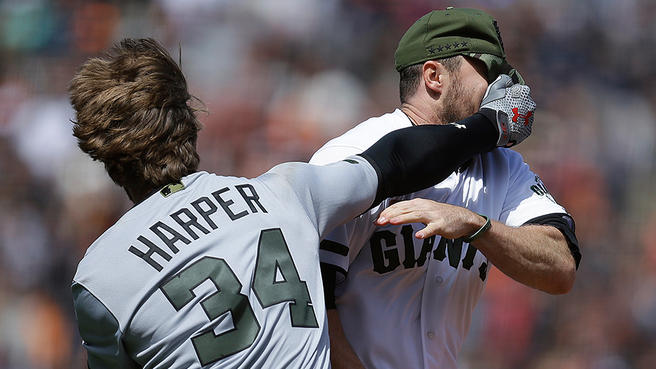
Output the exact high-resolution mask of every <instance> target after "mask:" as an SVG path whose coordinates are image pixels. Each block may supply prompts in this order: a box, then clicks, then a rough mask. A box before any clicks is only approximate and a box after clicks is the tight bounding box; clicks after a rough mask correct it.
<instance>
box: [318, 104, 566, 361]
mask: <svg viewBox="0 0 656 369" xmlns="http://www.w3.org/2000/svg"><path fill="white" fill-rule="evenodd" d="M411 124H412V123H411V121H410V120H409V119H408V117H407V116H406V115H405V114H404V113H403V112H402V111H400V110H396V111H394V112H393V113H389V114H385V115H383V116H381V117H377V118H371V119H369V120H367V121H365V122H363V123H361V124H359V125H358V126H356V127H355V128H353V129H351V130H350V131H348V132H347V133H345V134H344V135H342V136H340V137H338V138H335V139H333V140H331V141H330V142H328V143H327V144H326V145H325V146H323V147H322V148H321V149H320V150H319V151H318V152H317V153H316V154H315V155H314V156H313V158H312V160H311V163H314V164H326V163H331V162H334V161H336V160H341V159H342V158H343V157H346V156H348V155H351V154H353V153H357V152H361V151H363V150H365V149H367V148H368V147H369V146H370V145H372V144H373V143H374V142H376V140H378V139H379V138H380V137H382V136H383V135H385V134H386V133H389V132H391V131H393V130H396V129H399V128H404V127H409V126H411ZM435 160H439V158H435ZM416 197H418V198H427V199H432V200H435V201H439V202H443V203H448V204H453V205H457V206H462V207H466V208H467V209H469V210H472V211H474V212H477V213H480V214H484V215H487V216H489V217H490V218H492V219H495V220H498V221H500V222H502V223H505V224H507V225H509V226H520V225H522V224H524V223H525V222H527V221H529V220H531V219H533V218H536V217H539V216H542V215H546V214H552V213H566V212H565V209H563V207H561V206H560V205H558V204H557V203H556V202H555V201H554V199H553V198H552V197H551V195H549V193H548V192H547V191H546V189H545V187H544V185H543V184H542V182H541V181H540V179H539V178H538V177H537V176H536V175H535V174H534V173H533V172H531V170H530V169H529V167H528V165H527V164H525V163H524V162H523V159H522V157H521V155H520V154H518V153H517V152H515V151H512V150H509V149H504V148H497V149H494V150H492V151H490V152H488V153H486V154H482V155H479V156H476V157H474V158H473V159H472V160H471V162H469V163H468V164H467V165H466V166H464V167H463V168H462V169H461V170H459V171H457V172H455V173H452V174H451V176H449V177H448V178H447V179H446V180H444V181H443V182H441V183H439V184H437V185H435V186H433V187H430V188H427V189H425V190H422V191H419V192H416V193H414V194H411V195H406V196H403V197H398V198H394V199H387V200H385V201H384V202H383V203H382V204H380V206H378V207H374V208H373V209H372V210H370V211H369V212H367V213H364V214H363V215H361V216H360V217H358V218H356V219H355V220H353V221H352V222H350V223H348V224H346V225H344V226H341V227H338V228H337V229H335V230H334V231H333V232H331V233H330V235H329V236H328V237H327V238H326V240H325V241H323V242H322V245H321V250H320V258H321V262H323V263H327V264H331V265H333V266H335V267H337V268H338V270H340V269H341V270H342V271H343V273H344V274H345V275H346V277H345V280H343V281H340V280H339V275H338V281H337V285H336V288H335V298H336V300H335V301H336V305H337V310H338V313H339V316H340V319H341V321H342V325H343V328H344V332H345V334H346V337H347V338H348V340H349V342H350V343H351V345H352V346H353V348H354V350H355V352H356V353H357V355H358V356H359V358H360V359H361V360H362V362H363V363H364V364H365V366H366V367H367V368H370V369H373V368H376V369H398V368H413V369H422V368H424V369H428V368H431V369H452V368H456V367H457V365H456V363H457V361H456V360H457V359H456V358H457V355H458V351H459V350H460V347H461V346H462V343H463V341H464V339H465V336H466V334H467V331H468V329H469V324H470V321H471V315H472V312H473V310H474V307H475V306H476V303H477V301H478V299H479V297H480V296H481V292H482V291H483V287H484V286H485V281H486V277H487V273H488V271H489V270H490V263H489V261H488V260H487V259H486V258H485V256H483V255H482V254H481V253H480V252H478V251H477V250H476V248H474V247H473V246H472V245H469V244H467V243H464V242H462V240H449V239H445V238H440V237H431V238H428V239H425V240H419V239H416V238H415V237H414V234H415V232H417V231H418V230H419V229H421V228H423V227H424V226H423V225H422V224H407V225H387V226H384V227H379V226H376V225H375V224H374V220H375V219H376V218H377V215H378V214H379V213H380V211H381V210H382V209H384V208H385V207H386V206H388V205H390V204H392V203H394V202H397V201H400V200H407V199H411V198H416Z"/></svg>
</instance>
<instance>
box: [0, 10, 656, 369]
mask: <svg viewBox="0 0 656 369" xmlns="http://www.w3.org/2000/svg"><path fill="white" fill-rule="evenodd" d="M449 5H455V6H459V7H476V8H481V9H484V10H487V11H489V12H490V13H491V14H493V15H494V16H495V17H496V18H497V19H498V20H499V24H500V27H501V31H502V34H503V37H504V43H505V46H506V51H507V53H508V55H509V60H510V62H511V63H512V64H513V65H515V66H516V67H517V68H518V69H519V70H520V71H521V72H522V74H523V75H524V77H525V78H526V79H527V81H529V83H530V85H531V87H532V90H533V95H534V98H535V100H536V101H537V102H538V108H539V111H538V115H537V119H536V125H535V127H534V134H533V136H532V137H530V138H529V139H527V140H526V141H525V142H524V143H523V144H522V145H521V146H519V147H518V148H517V150H518V151H520V152H521V153H522V154H524V156H525V158H526V159H527V160H528V162H529V163H531V165H532V167H533V169H534V170H536V171H537V173H539V174H540V175H541V177H542V179H543V180H544V182H545V183H546V185H547V187H548V188H549V189H550V190H551V192H552V193H553V194H554V195H555V196H556V197H557V198H558V199H559V201H560V202H561V203H562V204H564V205H565V206H566V207H567V208H568V210H569V211H570V212H571V213H572V214H573V215H574V218H575V219H576V221H577V231H578V232H577V233H578V237H579V240H580V242H581V246H582V251H583V261H582V264H581V266H580V269H579V271H578V276H577V281H576V284H575V287H574V289H573V290H572V291H571V292H570V293H569V294H567V295H565V296H549V295H546V294H543V293H539V292H536V291H533V290H530V289H528V288H525V287H523V286H521V285H519V284H517V283H515V282H513V281H511V280H509V279H508V278H506V277H505V276H503V275H502V274H501V273H499V272H498V271H497V270H495V271H494V272H493V273H491V275H490V277H489V280H488V286H487V288H486V291H485V294H484V298H483V299H482V301H481V302H480V304H479V306H478V308H477V313H476V316H475V319H474V321H473V323H472V327H471V331H470V334H469V336H468V339H467V342H466V345H465V348H464V351H463V353H462V355H461V360H460V361H461V363H462V364H461V368H463V369H519V368H522V369H524V368H529V369H531V368H535V369H556V368H558V369H583V368H590V369H625V368H637V369H648V368H654V367H656V364H654V363H656V318H655V317H656V197H655V196H654V195H653V190H654V184H655V181H654V179H655V178H654V177H655V176H654V157H655V156H654V154H655V152H654V149H655V148H654V140H655V138H656V134H655V132H654V131H655V130H656V124H655V123H656V118H655V111H654V107H655V106H656V87H655V86H654V82H655V81H656V67H655V66H656V51H654V46H655V45H656V22H654V20H655V19H656V2H654V1H651V0H622V1H615V0H576V1H574V0H570V1H566V0H551V1H539V0H489V1H465V0H463V1H448V2H447V1H430V0H396V1H395V0H153V1H127V0H126V1H76V0H59V1H56V0H53V1H45V0H0V368H8V369H61V368H83V367H85V365H84V352H83V351H82V350H81V347H80V344H79V341H80V339H79V336H78V334H77V332H76V328H75V324H74V315H73V313H72V307H71V298H70V289H69V286H70V280H71V277H72V275H73V272H74V270H75V267H76V264H77V262H78V260H79V259H80V258H81V257H82V255H83V253H84V251H85V248H86V247H87V246H88V245H89V244H90V243H91V242H92V241H93V240H94V239H95V238H96V237H97V236H98V235H100V234H101V233H102V232H103V231H104V230H105V229H106V228H107V227H108V226H109V225H111V224H112V223H113V222H114V221H115V220H116V219H117V218H118V217H119V216H120V215H121V214H122V213H123V212H124V211H125V210H126V209H127V208H129V206H130V204H129V203H128V201H127V198H126V196H125V195H124V194H123V193H122V192H121V191H120V190H119V189H118V188H117V187H116V186H114V185H113V184H112V183H110V182H109V179H108V178H107V177H106V175H105V174H104V172H103V169H102V167H100V166H99V165H97V164H96V163H93V162H91V161H90V160H89V159H87V158H86V157H84V156H83V155H82V154H81V153H80V152H79V150H78V149H77V147H76V144H75V141H74V139H73V137H72V136H71V132H70V130H71V124H70V122H69V120H70V119H72V118H73V113H72V110H71V108H70V106H69V103H68V100H67V94H66V88H67V83H68V81H69V79H70V78H71V76H72V74H73V73H74V71H75V70H76V68H77V66H78V65H79V64H80V63H81V62H82V61H83V60H85V59H86V58H88V57H89V56H93V55H97V54H98V53H99V52H100V51H101V50H103V49H105V48H106V47H108V46H109V45H111V44H112V43H113V42H115V41H117V40H118V39H120V38H122V37H128V36H129V37H145V36H149V37H154V38H156V39H158V40H160V41H162V42H163V43H164V44H165V45H167V47H168V48H169V50H171V52H172V54H173V55H176V56H177V55H178V49H179V48H180V47H181V50H182V55H181V60H182V66H183V70H184V72H185V73H186V75H187V77H188V82H189V84H190V89H191V91H192V93H194V94H195V95H196V96H197V97H198V98H199V99H201V100H202V101H203V102H204V104H205V107H206V110H207V111H208V113H203V114H201V120H202V122H203V124H204V129H203V131H202V133H201V136H200V140H199V150H200V152H201V158H202V160H201V168H202V169H204V170H209V171H218V172H219V173H225V174H232V175H243V176H253V175H257V174H259V173H260V172H262V171H264V170H267V169H268V168H269V167H271V166H272V165H273V164H276V163H278V162H281V161H289V160H300V161H306V160H308V159H309V157H310V155H311V153H312V152H313V151H314V150H316V149H317V148H318V147H319V146H320V145H322V144H323V143H324V142H325V141H326V140H328V139H329V138H331V137H333V136H336V135H338V134H340V133H341V132H343V131H345V130H346V129H348V128H349V127H351V126H353V125H354V124H356V123H358V122H360V121H361V120H362V119H364V118H367V117H369V116H375V115H380V114H382V113H384V112H387V111H391V110H392V109H393V108H394V107H395V106H396V105H397V104H398V97H397V90H398V87H397V83H398V76H397V73H396V72H395V71H394V68H393V61H392V56H393V52H394V49H395V47H396V43H397V41H398V39H399V38H400V36H401V34H402V33H403V31H404V30H405V29H406V28H407V27H408V26H409V25H410V24H411V23H412V22H413V21H414V20H415V19H416V18H418V17H419V16H421V15H423V14H424V13H426V12H427V11H429V10H431V9H434V8H445V7H446V6H449Z"/></svg>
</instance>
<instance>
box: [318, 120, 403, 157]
mask: <svg viewBox="0 0 656 369" xmlns="http://www.w3.org/2000/svg"><path fill="white" fill-rule="evenodd" d="M410 125H411V123H410V120H409V119H408V117H407V116H406V115H405V114H404V113H403V112H402V111H401V110H399V109H396V110H394V111H393V112H391V113H386V114H383V115H381V116H379V117H373V118H369V119H367V120H365V121H364V122H362V123H360V124H358V125H357V126H355V127H353V128H351V129H350V130H349V131H347V132H346V133H344V134H342V135H341V136H338V137H336V138H333V139H332V140H330V141H328V142H327V143H326V144H325V145H323V146H322V147H321V148H320V149H319V150H317V152H316V153H315V154H314V155H313V156H312V158H311V159H310V163H312V164H319V165H323V164H327V163H331V162H334V161H337V160H341V159H343V158H345V157H347V156H350V155H355V154H359V153H361V152H362V151H364V150H366V149H368V148H369V146H371V145H373V144H374V143H375V142H376V141H378V140H379V139H380V138H381V137H383V136H385V135H386V134H388V133H390V132H392V131H395V130H397V129H400V128H405V127H409V126H410Z"/></svg>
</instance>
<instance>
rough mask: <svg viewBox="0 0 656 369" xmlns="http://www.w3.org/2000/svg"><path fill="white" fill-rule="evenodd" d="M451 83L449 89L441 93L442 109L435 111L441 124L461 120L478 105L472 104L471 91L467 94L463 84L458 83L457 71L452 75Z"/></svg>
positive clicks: (473, 111) (475, 110)
mask: <svg viewBox="0 0 656 369" xmlns="http://www.w3.org/2000/svg"><path fill="white" fill-rule="evenodd" d="M453 77H454V78H453V83H452V84H451V87H450V89H449V90H448V91H447V92H446V93H445V94H444V95H443V98H444V103H443V104H442V110H441V111H440V112H437V116H438V118H439V119H440V121H441V124H448V123H453V122H457V121H460V120H463V119H465V118H467V117H469V116H470V115H473V114H474V113H476V112H477V111H478V108H479V107H478V106H474V102H473V101H472V99H471V96H469V95H471V93H470V94H469V95H468V94H467V92H466V91H465V88H464V86H463V85H462V83H460V78H459V76H458V74H457V73H454V75H453Z"/></svg>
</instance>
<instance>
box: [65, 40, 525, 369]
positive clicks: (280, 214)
mask: <svg viewBox="0 0 656 369" xmlns="http://www.w3.org/2000/svg"><path fill="white" fill-rule="evenodd" d="M528 91H529V90H528V87H526V86H519V85H512V82H511V81H510V77H507V76H505V77H501V78H499V79H497V81H496V82H495V83H493V84H492V85H490V87H489V90H488V94H487V97H486V99H485V100H484V101H483V103H482V104H481V109H480V111H479V112H477V113H475V114H473V115H472V116H471V117H468V118H466V119H463V120H460V121H459V122H457V125H456V124H453V125H444V126H439V127H438V126H433V127H417V128H409V129H406V130H401V131H397V132H394V133H393V134H390V135H387V136H385V137H384V138H382V139H381V141H380V142H378V143H376V144H374V145H373V146H371V147H370V148H369V149H368V150H366V151H365V152H362V153H360V154H359V155H357V156H350V157H349V158H347V159H346V160H343V161H339V162H337V163H334V164H331V165H328V166H325V167H322V166H315V165H310V164H305V163H286V164H281V165H278V166H276V167H274V168H273V169H271V170H270V171H268V172H267V173H265V174H263V175H261V176H259V177H257V178H253V179H247V178H235V177H224V176H218V175H215V174H211V173H207V172H202V171H198V170H197V166H198V161H199V157H198V154H197V153H196V150H195V143H196V137H197V132H198V130H199V124H198V122H197V120H196V117H195V113H194V110H193V109H192V108H190V107H189V105H188V100H189V99H190V98H191V96H190V95H189V93H188V92H187V86H186V82H185V79H184V76H183V75H182V72H181V71H180V69H179V67H178V66H177V65H176V63H175V62H174V61H173V60H172V59H171V57H170V55H169V54H168V53H167V51H166V50H165V49H164V48H162V47H161V46H160V45H159V44H157V42H155V41H153V40H149V39H146V40H144V39H142V40H133V39H126V40H123V41H122V42H121V43H120V44H119V45H117V46H115V47H114V48H113V49H112V50H111V51H110V52H109V53H108V54H107V55H106V56H104V57H102V58H95V59H91V60H89V61H87V63H85V64H84V65H83V66H82V68H81V69H80V71H79V72H78V73H77V74H76V75H75V77H74V78H73V81H72V83H71V86H70V97H71V102H72V104H73V107H74V108H75V111H76V122H74V123H75V124H74V129H73V133H74V135H75V136H76V137H77V138H78V143H79V146H80V148H81V149H82V150H83V151H84V152H86V153H88V154H89V155H90V156H91V157H92V158H93V159H96V160H100V161H101V162H103V164H104V165H105V168H106V169H107V172H108V174H109V175H110V177H111V178H112V179H113V180H114V181H115V182H116V183H117V184H118V185H120V186H121V187H123V188H124V189H125V191H126V193H127V194H128V196H129V198H130V199H131V200H132V201H133V202H134V203H135V206H134V207H133V208H132V209H130V210H129V211H128V212H127V213H126V214H125V215H123V217H121V219H119V220H118V221H117V222H116V224H114V225H113V226H112V227H110V228H109V229H108V230H107V231H106V232H105V233H103V234H102V235H101V236H100V237H99V238H98V239H97V240H96V241H95V242H94V243H93V244H92V245H91V246H90V247H89V249H88V250H87V252H86V254H85V256H84V258H83V259H82V260H81V261H80V263H79V266H78V269H77V272H76V274H75V277H74V279H73V285H72V289H73V295H74V306H75V312H76V317H77V321H78V326H79V329H80V334H81V336H82V338H83V345H84V347H85V348H86V350H87V354H88V365H89V367H90V368H92V369H95V368H313V369H314V368H329V367H330V358H329V340H328V330H327V324H326V313H325V301H324V295H323V288H322V283H321V274H320V268H319V255H318V247H317V245H318V244H319V240H320V239H321V238H323V237H324V236H325V234H326V233H327V232H328V231H329V230H330V229H332V228H334V227H335V226H337V225H338V224H340V223H343V222H345V221H347V220H349V219H352V218H353V217H355V216H357V215H358V214H360V213H362V212H363V211H366V209H368V208H370V207H371V206H372V205H373V204H375V203H378V202H380V201H381V200H382V199H384V198H386V197H389V196H396V195H400V194H403V193H409V192H411V191H416V190H418V189H421V188H425V187H426V186H428V185H430V184H431V183H434V182H435V181H438V180H442V179H444V178H445V177H446V176H447V175H448V174H449V173H450V172H452V171H453V170H454V169H455V168H457V167H458V165H459V164H460V163H462V162H463V161H465V160H467V159H468V158H470V157H472V156H473V155H476V154H480V153H482V152H485V151H488V150H490V149H492V148H494V146H495V143H498V142H500V141H499V140H502V141H503V140H507V139H514V140H516V141H521V140H522V139H524V138H525V137H526V136H527V135H528V134H529V133H530V125H531V124H532V122H529V129H528V130H526V129H523V126H524V124H523V123H522V124H516V123H515V122H512V121H511V120H510V119H509V114H511V112H512V108H513V107H517V108H519V109H521V111H522V113H524V114H528V113H532V112H533V110H534V107H535V104H534V103H533V102H532V100H531V99H530V97H529V96H528ZM422 140H423V141H424V142H425V144H424V145H421V146H416V142H418V141H422ZM465 143H467V144H466V145H465ZM431 157H439V158H440V159H439V160H434V161H433V162H432V163H431V164H429V165H426V164H425V162H426V160H427V159H428V158H431ZM468 231H469V230H468Z"/></svg>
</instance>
